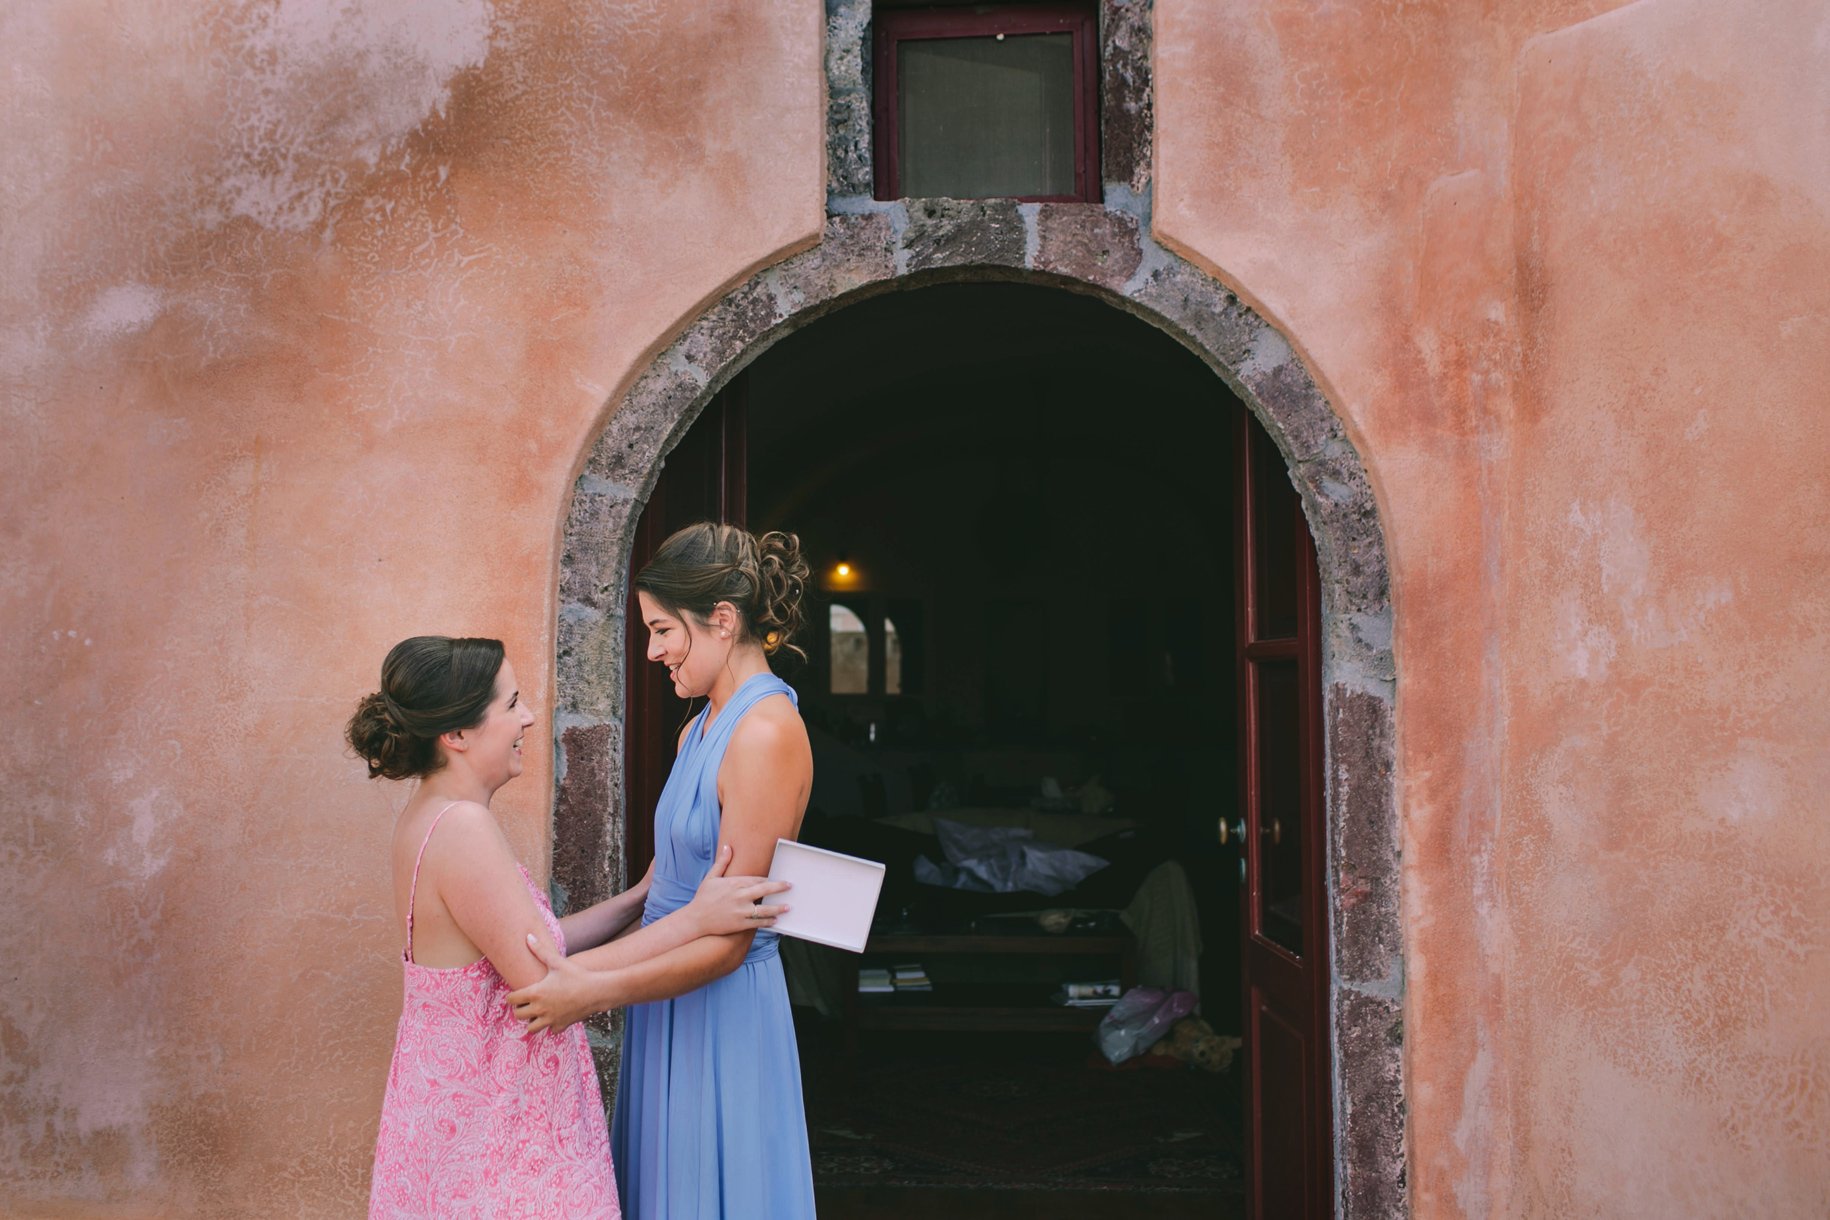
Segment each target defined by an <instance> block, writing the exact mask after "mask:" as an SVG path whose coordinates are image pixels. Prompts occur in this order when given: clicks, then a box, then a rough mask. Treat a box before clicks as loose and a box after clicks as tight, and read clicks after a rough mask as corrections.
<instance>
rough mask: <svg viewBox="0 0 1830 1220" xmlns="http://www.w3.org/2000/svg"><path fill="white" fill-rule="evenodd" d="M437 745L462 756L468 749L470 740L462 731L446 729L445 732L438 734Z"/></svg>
mask: <svg viewBox="0 0 1830 1220" xmlns="http://www.w3.org/2000/svg"><path fill="white" fill-rule="evenodd" d="M438 743H439V744H440V745H442V746H444V747H445V748H446V749H447V750H454V751H456V752H457V753H459V754H462V753H463V752H464V751H466V750H468V749H469V748H470V740H469V738H467V737H465V736H464V730H463V729H448V730H446V731H445V732H443V733H440V734H439V735H438Z"/></svg>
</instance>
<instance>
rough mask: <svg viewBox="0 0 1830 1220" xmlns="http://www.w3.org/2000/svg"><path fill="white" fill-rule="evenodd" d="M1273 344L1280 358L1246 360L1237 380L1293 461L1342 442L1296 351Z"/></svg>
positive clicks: (1335, 422)
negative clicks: (1261, 363)
mask: <svg viewBox="0 0 1830 1220" xmlns="http://www.w3.org/2000/svg"><path fill="white" fill-rule="evenodd" d="M1276 346H1277V347H1278V348H1279V349H1280V351H1281V352H1282V353H1284V357H1283V359H1281V360H1280V361H1279V362H1278V363H1276V364H1273V365H1269V366H1255V365H1254V363H1253V362H1252V361H1247V363H1246V365H1245V367H1244V368H1242V369H1241V370H1240V381H1241V383H1242V384H1243V385H1244V386H1245V388H1246V390H1247V392H1248V393H1250V394H1251V395H1252V397H1253V398H1254V399H1256V400H1257V402H1258V406H1259V409H1260V411H1261V412H1262V413H1263V415H1264V418H1266V419H1269V420H1272V421H1273V423H1274V430H1275V431H1276V432H1277V433H1279V434H1281V435H1282V436H1283V439H1284V444H1285V445H1287V446H1288V447H1289V448H1288V452H1289V455H1290V457H1291V459H1292V460H1294V461H1298V462H1301V461H1304V460H1306V459H1308V458H1311V457H1314V456H1315V455H1317V454H1319V453H1321V452H1323V451H1324V450H1326V449H1328V448H1329V447H1330V446H1332V445H1334V444H1336V443H1339V442H1342V441H1343V439H1344V437H1343V434H1342V431H1341V426H1340V422H1339V420H1337V419H1336V418H1335V415H1334V412H1333V411H1331V410H1330V409H1329V407H1328V402H1327V400H1326V399H1324V398H1323V397H1322V392H1321V390H1320V389H1319V388H1318V387H1317V386H1316V384H1315V379H1314V378H1312V377H1310V376H1309V373H1308V371H1307V370H1306V369H1304V368H1303V366H1302V362H1301V361H1300V360H1298V359H1297V356H1296V353H1294V352H1292V351H1290V349H1289V345H1288V344H1286V343H1284V342H1282V340H1281V339H1280V340H1278V341H1277V343H1276Z"/></svg>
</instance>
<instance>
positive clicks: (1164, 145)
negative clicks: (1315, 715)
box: [1155, 0, 1830, 1217]
mask: <svg viewBox="0 0 1830 1220" xmlns="http://www.w3.org/2000/svg"><path fill="white" fill-rule="evenodd" d="M1483 8H1485V11H1482V10H1483ZM1156 12H1157V28H1156V46H1157V59H1156V84H1157V98H1156V107H1157V118H1158V124H1159V127H1158V133H1157V175H1156V184H1155V186H1156V195H1155V199H1156V231H1157V235H1158V237H1159V239H1160V240H1162V241H1163V242H1164V243H1165V244H1166V245H1170V246H1172V247H1174V248H1176V249H1178V250H1180V251H1181V252H1183V253H1184V254H1186V255H1187V256H1188V257H1190V258H1191V259H1193V260H1195V261H1196V262H1198V263H1201V264H1202V265H1204V266H1206V267H1208V268H1210V269H1211V270H1213V271H1214V273H1215V274H1217V275H1218V276H1220V278H1222V279H1223V280H1225V281H1226V282H1227V283H1229V284H1231V285H1234V286H1236V287H1237V288H1238V290H1239V291H1240V293H1241V294H1242V295H1243V296H1246V297H1247V298H1248V299H1249V300H1251V301H1252V303H1253V304H1254V306H1255V307H1256V308H1257V309H1258V310H1259V312H1260V313H1261V314H1263V315H1264V316H1265V317H1266V318H1268V319H1270V320H1271V321H1272V322H1273V323H1274V324H1276V325H1278V326H1279V327H1280V328H1281V329H1282V330H1283V332H1284V333H1285V334H1287V335H1290V336H1291V337H1292V338H1293V339H1294V340H1295V341H1296V342H1298V343H1299V344H1300V345H1301V346H1302V349H1303V353H1302V354H1303V356H1304V358H1305V360H1306V361H1307V362H1308V363H1309V366H1310V368H1311V369H1312V370H1313V371H1314V373H1315V376H1316V378H1317V380H1318V381H1319V382H1320V383H1321V384H1322V385H1323V387H1324V389H1325V390H1326V391H1327V392H1328V394H1329V397H1330V400H1331V401H1332V402H1333V403H1334V404H1335V406H1336V407H1337V409H1339V410H1340V411H1342V413H1343V414H1344V415H1345V416H1346V419H1347V425H1348V428H1349V430H1350V431H1351V432H1352V434H1353V436H1354V440H1355V442H1356V445H1357V447H1358V448H1359V450H1360V452H1361V453H1362V454H1363V455H1365V458H1366V465H1367V470H1368V473H1369V475H1370V477H1371V479H1372V481H1373V484H1374V487H1375V490H1376V491H1377V494H1378V496H1379V501H1380V508H1381V515H1382V520H1383V524H1384V526H1385V529H1386V534H1387V540H1388V545H1389V546H1390V548H1391V561H1392V580H1393V604H1394V610H1395V620H1396V628H1397V638H1396V641H1395V646H1396V651H1397V656H1398V673H1399V686H1398V694H1397V708H1398V717H1397V723H1398V734H1399V742H1398V746H1399V748H1398V758H1399V768H1400V793H1401V800H1402V803H1403V817H1404V851H1405V866H1404V876H1405V894H1404V916H1405V920H1406V925H1407V938H1406V954H1405V960H1406V962H1407V965H1408V968H1409V971H1410V977H1409V978H1408V980H1407V987H1406V1013H1407V1017H1406V1028H1405V1039H1406V1054H1407V1059H1408V1062H1407V1077H1408V1096H1409V1100H1410V1107H1411V1113H1410V1130H1409V1144H1410V1148H1409V1155H1410V1164H1411V1182H1410V1186H1411V1197H1412V1202H1413V1207H1414V1209H1415V1211H1416V1214H1418V1215H1421V1216H1502V1215H1503V1216H1545V1217H1567V1216H1597V1217H1602V1216H1605V1217H1637V1216H1645V1217H1671V1216H1716V1215H1761V1216H1799V1217H1803V1216H1820V1215H1823V1214H1825V1213H1826V1211H1830V1136H1826V1134H1825V1133H1826V1132H1827V1131H1830V1023H1826V1021H1825V1020H1824V1018H1823V1016H1822V1014H1823V1013H1824V1012H1825V1011H1826V1009H1827V1006H1830V962H1827V961H1826V956H1825V937H1826V935H1827V933H1826V929H1827V928H1830V886H1827V885H1826V882H1825V881H1824V879H1823V870H1822V868H1821V867H1820V865H1821V862H1822V861H1823V860H1825V859H1830V823H1827V822H1826V821H1825V820H1824V818H1823V816H1822V793H1823V792H1824V791H1825V790H1826V789H1827V787H1830V750H1827V748H1826V745H1825V742H1826V741H1830V714H1827V713H1826V710H1825V709H1826V704H1825V701H1824V699H1823V695H1822V690H1823V687H1824V684H1825V681H1826V679H1827V678H1830V651H1827V649H1826V644H1825V638H1826V630H1825V629H1826V610H1825V606H1826V605H1830V577H1826V575H1825V573H1826V572H1827V571H1830V563H1827V562H1826V561H1827V560H1830V556H1827V555H1826V551H1827V550H1830V496H1826V494H1825V493H1826V490H1827V488H1826V475H1825V474H1824V471H1825V470H1827V469H1830V435H1827V431H1826V430H1827V429H1830V410H1827V408H1830V391H1826V389H1825V387H1826V386H1827V385H1830V341H1827V340H1830V289H1827V288H1826V285H1830V128H1827V124H1830V90H1827V87H1826V85H1825V81H1826V80H1830V18H1826V16H1825V14H1824V10H1823V6H1822V5H1821V4H1813V3H1810V2H1809V0H1784V2H1781V3H1774V4H1763V5H1760V6H1757V7H1755V8H1747V7H1744V6H1736V5H1719V4H1717V5H1712V4H1706V3H1702V2H1700V0H1640V2H1639V3H1636V4H1630V5H1625V6H1618V5H1615V4H1612V3H1605V2H1600V0H1597V2H1590V3H1582V2H1574V3H1571V2H1557V0H1544V2H1538V3H1531V4H1522V5H1512V6H1503V7H1502V8H1501V9H1500V10H1497V11H1496V10H1493V9H1492V8H1491V7H1490V6H1470V5H1457V4H1448V3H1425V4H1421V5H1419V4H1399V3H1373V4H1366V5H1358V6H1351V5H1350V6H1328V7H1317V6H1313V5H1309V4H1301V3H1294V2H1291V3H1284V2H1274V3H1270V4H1259V3H1246V2H1244V0H1223V2H1221V3H1207V2H1197V0H1158V3H1157V5H1156Z"/></svg>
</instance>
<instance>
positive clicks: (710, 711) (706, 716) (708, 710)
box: [697, 669, 775, 741]
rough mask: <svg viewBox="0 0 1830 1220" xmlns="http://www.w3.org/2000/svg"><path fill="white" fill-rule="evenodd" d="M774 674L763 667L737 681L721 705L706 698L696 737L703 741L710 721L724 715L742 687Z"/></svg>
mask: <svg viewBox="0 0 1830 1220" xmlns="http://www.w3.org/2000/svg"><path fill="white" fill-rule="evenodd" d="M774 676H775V671H774V670H772V669H763V670H761V671H759V672H757V673H753V674H751V675H750V676H749V677H747V678H745V679H744V680H743V681H741V682H739V683H738V684H737V685H736V686H734V687H732V688H731V697H730V698H728V699H726V700H725V701H724V706H723V707H716V706H714V705H713V704H712V702H711V700H710V698H707V700H706V703H705V711H704V712H703V713H701V719H700V721H699V732H698V734H697V736H698V739H699V740H700V741H704V740H705V739H706V738H707V737H710V736H711V734H712V721H714V720H716V719H717V718H718V717H719V716H722V715H724V713H725V710H726V709H728V708H729V707H730V706H731V704H733V703H735V702H737V696H738V695H740V694H742V693H743V688H744V687H746V686H748V685H749V684H750V683H752V682H754V681H756V679H758V678H772V677H774Z"/></svg>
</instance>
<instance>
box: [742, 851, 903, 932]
mask: <svg viewBox="0 0 1830 1220" xmlns="http://www.w3.org/2000/svg"><path fill="white" fill-rule="evenodd" d="M769 879H770V880H771V881H786V882H789V883H790V884H791V885H793V887H794V888H793V889H791V890H789V891H788V892H787V893H786V894H783V895H781V897H780V901H782V902H785V903H787V904H788V906H789V907H790V908H792V909H791V910H789V912H788V913H787V914H786V915H783V916H782V917H781V918H780V919H777V920H776V921H775V930H776V931H777V932H780V933H781V934H782V935H783V936H793V937H798V938H799V939H801V940H810V941H812V942H813V943H815V944H816V945H830V946H832V947H833V948H835V949H850V950H851V951H852V952H853V953H862V952H864V942H865V941H867V940H869V939H870V933H871V917H872V916H873V915H875V914H876V912H877V895H878V894H880V893H881V892H882V891H883V865H881V864H879V863H877V862H876V861H875V860H861V859H859V858H858V857H857V856H846V855H841V854H840V853H838V852H836V851H827V850H826V849H825V848H823V847H809V846H807V845H806V844H805V843H796V842H795V841H794V840H792V839H777V840H776V841H775V859H774V860H772V861H771V862H770V864H769ZM766 901H775V899H768V900H766Z"/></svg>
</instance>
